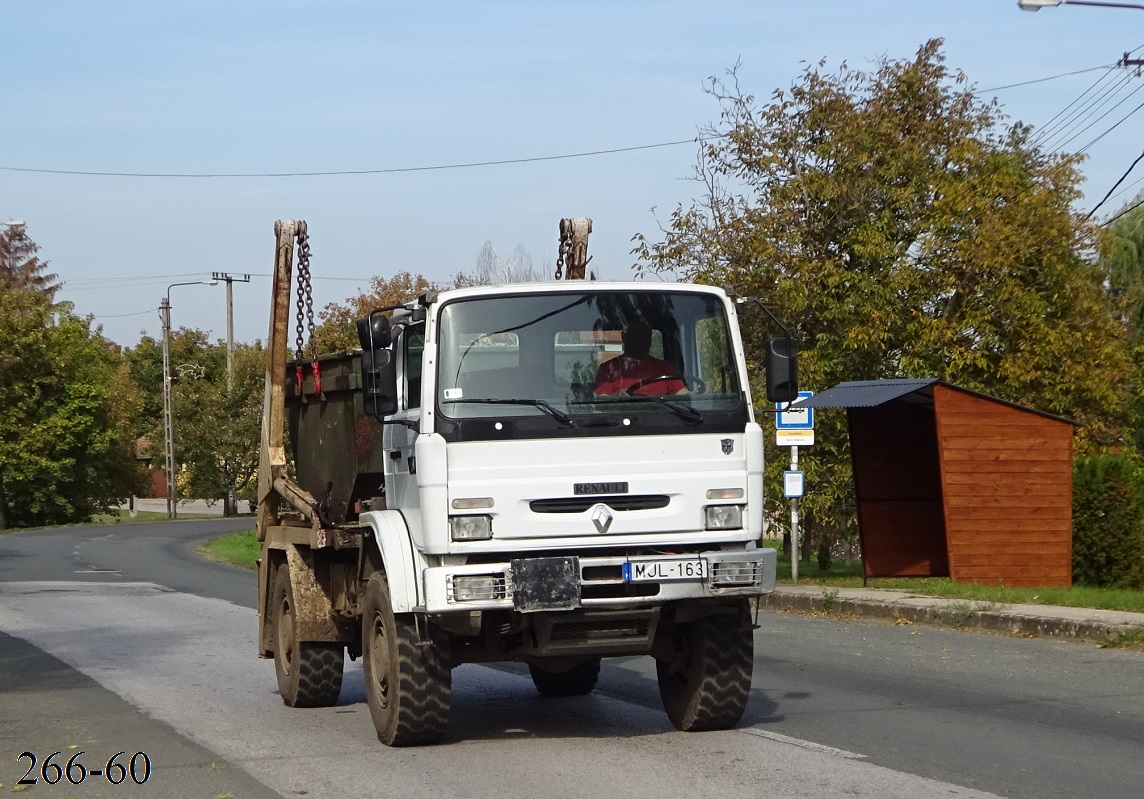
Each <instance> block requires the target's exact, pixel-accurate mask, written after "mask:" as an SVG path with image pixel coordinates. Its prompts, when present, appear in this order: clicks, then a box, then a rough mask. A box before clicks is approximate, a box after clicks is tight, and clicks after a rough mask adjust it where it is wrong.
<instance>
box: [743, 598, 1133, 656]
mask: <svg viewBox="0 0 1144 799" xmlns="http://www.w3.org/2000/svg"><path fill="white" fill-rule="evenodd" d="M762 606H763V607H764V608H770V609H772V610H789V611H797V612H802V613H830V614H854V615H856V616H860V617H864V618H878V619H890V620H896V619H903V620H905V621H908V622H913V623H917V624H935V625H940V626H943V627H957V628H959V629H976V630H989V631H993V632H1001V633H1009V634H1014V635H1030V636H1039V637H1044V638H1069V639H1074V640H1083V641H1097V642H1099V641H1104V640H1107V639H1108V638H1109V636H1112V635H1115V634H1117V633H1123V632H1127V631H1129V630H1132V629H1133V628H1137V627H1144V613H1128V612H1126V611H1120V610H1093V609H1091V608H1066V607H1060V606H1057V605H1015V604H999V603H993V602H974V601H970V600H964V599H946V598H942V597H933V596H924V595H922V594H915V593H913V592H911V591H905V590H898V589H885V588H835V587H832V586H822V585H780V586H778V587H777V588H776V589H775V592H774V593H773V594H770V595H768V596H766V597H764V598H763V601H762Z"/></svg>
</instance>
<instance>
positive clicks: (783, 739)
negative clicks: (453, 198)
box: [739, 727, 866, 760]
mask: <svg viewBox="0 0 1144 799" xmlns="http://www.w3.org/2000/svg"><path fill="white" fill-rule="evenodd" d="M739 732H745V733H747V735H755V736H757V737H759V738H766V739H767V740H769V741H775V742H777V743H780V744H790V745H791V746H797V747H800V748H802V749H809V750H810V751H811V752H818V753H820V754H824V755H832V756H833V757H843V758H846V759H847V760H865V759H866V755H860V754H858V753H857V752H847V751H846V750H845V749H835V748H834V747H833V746H827V745H826V744H820V743H815V742H814V741H804V740H803V739H802V738H792V737H790V736H789V735H783V734H781V733H777V732H771V731H770V730H760V729H759V728H758V727H740V728H739Z"/></svg>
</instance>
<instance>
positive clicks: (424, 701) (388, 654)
mask: <svg viewBox="0 0 1144 799" xmlns="http://www.w3.org/2000/svg"><path fill="white" fill-rule="evenodd" d="M361 623H362V632H361V639H362V669H363V672H364V679H365V695H366V700H367V702H368V703H369V713H370V715H371V716H372V717H373V726H374V729H376V730H377V738H378V740H379V741H381V742H382V743H383V744H385V745H386V746H420V745H423V744H434V743H437V742H438V741H439V740H441V737H442V736H443V735H444V734H445V729H446V727H447V726H448V724H449V700H450V698H451V696H452V691H453V675H452V672H451V668H452V664H451V662H450V655H449V639H448V638H447V637H446V636H445V635H444V634H443V633H441V632H440V631H439V630H436V629H435V628H434V627H433V626H432V625H429V624H426V631H425V633H426V636H428V638H429V641H428V642H427V643H426V642H422V641H421V636H420V635H419V634H418V630H417V624H416V620H415V618H414V617H413V615H412V614H405V613H402V614H395V613H394V612H393V605H392V603H391V602H390V598H389V587H388V586H387V585H386V583H385V578H384V577H383V576H382V575H381V574H374V575H372V576H371V577H370V578H369V583H368V584H367V585H366V589H365V608H364V611H363V613H362V620H361Z"/></svg>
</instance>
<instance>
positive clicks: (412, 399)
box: [401, 324, 425, 409]
mask: <svg viewBox="0 0 1144 799" xmlns="http://www.w3.org/2000/svg"><path fill="white" fill-rule="evenodd" d="M401 339H402V352H403V362H404V364H405V379H404V381H403V383H402V394H403V407H405V408H407V409H410V408H420V407H421V362H422V357H423V355H424V352H425V325H423V324H422V325H416V326H413V327H408V328H406V329H405V335H403V336H402V337H401Z"/></svg>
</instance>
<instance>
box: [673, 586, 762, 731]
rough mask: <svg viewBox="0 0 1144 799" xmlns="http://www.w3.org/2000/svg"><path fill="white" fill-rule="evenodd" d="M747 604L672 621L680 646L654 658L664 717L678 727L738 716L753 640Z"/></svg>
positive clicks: (747, 689)
mask: <svg viewBox="0 0 1144 799" xmlns="http://www.w3.org/2000/svg"><path fill="white" fill-rule="evenodd" d="M748 619H749V615H748V613H747V606H746V603H745V602H744V603H743V605H742V607H741V608H739V611H738V612H736V613H733V614H732V613H716V614H712V615H710V616H705V617H704V618H701V619H696V620H695V621H691V622H687V623H684V624H681V625H678V633H679V635H680V637H681V639H682V640H681V643H682V651H681V652H680V657H678V658H676V659H675V660H673V661H670V662H669V661H662V660H661V661H657V662H656V674H657V676H658V678H659V695H660V698H661V699H662V700H663V708H664V710H666V711H667V717H668V718H669V719H671V723H672V724H674V725H675V727H676V729H679V730H683V731H684V732H702V731H705V730H725V729H729V728H730V727H734V726H735V725H736V724H738V723H739V719H741V718H742V717H743V710H744V709H745V708H746V707H747V699H748V697H749V696H750V693H751V671H752V668H753V666H754V658H755V639H754V635H753V633H752V630H751V627H750V623H749V622H748Z"/></svg>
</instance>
